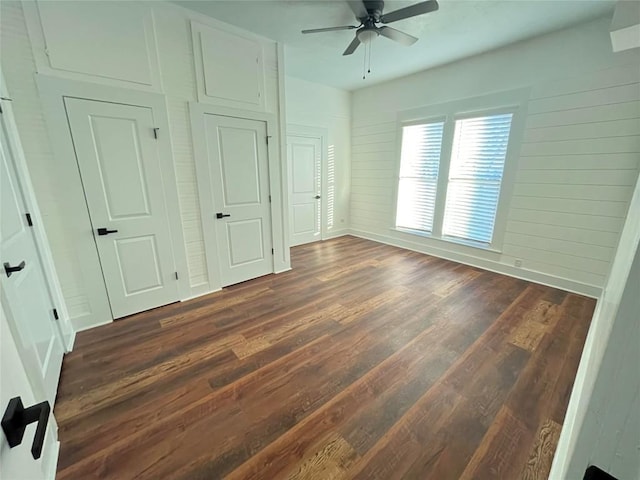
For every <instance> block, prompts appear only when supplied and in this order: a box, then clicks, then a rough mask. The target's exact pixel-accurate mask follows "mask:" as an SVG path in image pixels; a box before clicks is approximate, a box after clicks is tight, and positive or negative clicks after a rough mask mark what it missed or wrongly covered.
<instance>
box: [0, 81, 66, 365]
mask: <svg viewBox="0 0 640 480" xmlns="http://www.w3.org/2000/svg"><path fill="white" fill-rule="evenodd" d="M0 97H2V98H3V100H2V102H1V105H2V114H0V116H1V117H2V120H0V121H1V122H2V124H3V125H4V127H5V129H6V130H5V132H6V136H7V142H8V145H7V148H8V149H9V150H10V153H11V154H12V157H13V160H14V164H15V168H16V175H17V177H18V181H19V182H20V186H21V187H22V193H23V196H24V201H25V204H26V207H27V209H28V210H29V213H30V214H31V219H32V220H33V236H34V239H35V243H36V248H37V250H38V254H39V256H40V261H41V262H42V267H43V269H44V275H45V280H46V282H47V286H48V288H49V293H50V295H51V300H52V301H53V302H54V304H55V305H54V308H56V310H57V312H58V316H59V320H58V321H57V326H58V327H57V328H56V331H57V332H58V335H59V340H60V342H61V343H62V346H63V348H64V350H65V351H66V352H70V351H71V350H72V348H73V343H74V342H75V338H76V333H75V329H74V328H73V326H72V324H71V319H70V318H69V312H68V310H67V304H66V302H65V300H64V296H63V294H62V288H61V287H60V282H59V280H58V274H57V272H56V267H55V263H54V261H53V255H52V254H51V248H50V246H49V245H50V244H49V239H48V238H47V232H46V230H45V228H44V223H43V221H42V214H41V213H40V208H39V207H38V202H37V201H36V195H35V190H34V189H33V184H32V183H31V177H30V175H29V169H28V167H27V161H26V158H25V155H24V150H23V148H22V142H21V140H20V134H19V132H18V126H17V125H16V122H15V117H14V114H13V109H12V105H11V102H12V100H10V99H11V95H10V93H9V92H8V91H7V83H6V82H5V80H4V75H3V73H2V70H0ZM5 99H6V100H5ZM0 128H2V127H1V126H0Z"/></svg>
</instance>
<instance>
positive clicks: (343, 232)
mask: <svg viewBox="0 0 640 480" xmlns="http://www.w3.org/2000/svg"><path fill="white" fill-rule="evenodd" d="M350 233H351V230H349V229H348V228H341V229H340V230H331V231H330V232H327V234H326V235H325V236H324V238H323V239H322V240H330V239H332V238H338V237H344V236H345V235H349V234H350Z"/></svg>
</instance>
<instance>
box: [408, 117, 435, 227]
mask: <svg viewBox="0 0 640 480" xmlns="http://www.w3.org/2000/svg"><path fill="white" fill-rule="evenodd" d="M443 129H444V122H435V123H427V124H422V125H409V126H405V127H403V128H402V153H401V158H400V179H399V181H398V205H397V212H396V226H397V227H400V228H407V229H411V230H418V231H423V232H431V230H432V229H433V211H434V208H435V204H436V190H437V186H438V168H439V165H440V152H441V149H442V132H443Z"/></svg>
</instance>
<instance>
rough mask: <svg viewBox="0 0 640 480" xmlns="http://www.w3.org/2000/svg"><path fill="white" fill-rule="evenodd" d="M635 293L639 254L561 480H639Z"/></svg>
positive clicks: (639, 299)
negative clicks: (592, 471)
mask: <svg viewBox="0 0 640 480" xmlns="http://www.w3.org/2000/svg"><path fill="white" fill-rule="evenodd" d="M629 256H631V255H629ZM639 293H640V248H639V249H637V250H636V253H635V259H634V260H633V261H632V265H631V269H630V272H629V277H628V279H627V283H626V287H625V288H624V292H623V294H622V298H621V300H620V306H619V309H618V313H617V315H616V318H615V319H614V320H613V326H612V330H611V334H610V335H611V336H610V337H609V342H608V345H607V349H606V351H605V353H604V357H603V359H602V364H601V365H600V370H599V372H598V376H597V378H596V381H595V386H594V389H593V393H592V394H591V398H590V399H589V404H588V406H587V412H586V416H585V421H584V423H583V424H582V428H581V429H580V434H579V436H578V439H577V443H576V446H575V451H574V454H573V457H572V459H571V464H570V466H569V470H568V473H567V478H581V477H582V475H584V471H585V469H586V468H587V466H589V465H597V466H598V467H600V468H602V469H603V470H605V471H606V472H609V473H610V474H612V475H613V476H614V477H616V478H619V479H621V480H622V479H627V478H628V479H637V478H640V375H638V365H640V351H639V350H638V345H640V295H639Z"/></svg>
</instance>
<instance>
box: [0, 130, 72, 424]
mask: <svg viewBox="0 0 640 480" xmlns="http://www.w3.org/2000/svg"><path fill="white" fill-rule="evenodd" d="M0 140H1V146H2V148H0V152H1V155H2V164H1V165H0V200H1V202H2V203H1V207H0V209H1V211H0V263H1V264H2V265H0V290H1V295H0V300H1V303H2V305H3V306H4V309H5V313H6V314H7V317H8V320H9V321H10V324H11V327H12V330H13V336H14V337H15V339H16V344H17V346H18V349H19V351H20V355H21V357H22V359H23V362H24V366H25V369H26V370H27V373H28V374H29V376H30V378H31V379H32V380H33V382H34V390H35V391H36V392H37V393H41V394H43V395H45V396H46V399H47V400H49V402H50V403H51V404H52V405H53V401H54V399H55V397H56V391H57V389H58V378H59V376H60V368H61V366H62V356H63V354H64V348H63V345H62V341H61V338H60V332H59V331H58V327H57V325H56V324H55V322H56V319H55V314H54V310H53V309H54V305H53V301H52V297H51V293H50V291H49V286H48V283H47V278H46V275H45V272H44V268H43V266H42V261H41V259H40V254H39V252H38V248H37V244H36V240H35V237H34V234H33V229H32V228H31V227H30V226H29V225H30V223H31V221H30V220H29V218H28V217H27V216H26V214H27V213H28V212H27V209H26V204H25V197H24V191H23V190H22V184H21V183H20V182H19V180H18V176H17V170H16V164H15V159H14V157H13V154H12V152H11V150H10V147H9V142H8V141H7V136H6V132H5V130H4V125H3V126H1V127H0ZM0 414H1V412H0Z"/></svg>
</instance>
